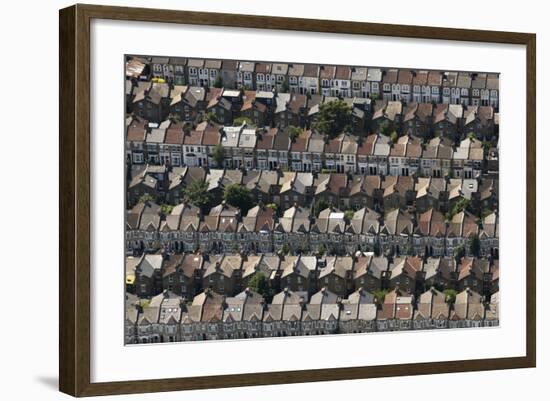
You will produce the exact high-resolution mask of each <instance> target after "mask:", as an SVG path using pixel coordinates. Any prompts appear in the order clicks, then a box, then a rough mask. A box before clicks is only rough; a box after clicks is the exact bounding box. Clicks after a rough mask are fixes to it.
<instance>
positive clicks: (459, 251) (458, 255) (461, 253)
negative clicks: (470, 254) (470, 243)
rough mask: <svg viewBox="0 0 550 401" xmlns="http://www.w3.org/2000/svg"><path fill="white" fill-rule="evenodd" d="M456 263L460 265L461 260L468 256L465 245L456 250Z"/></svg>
mask: <svg viewBox="0 0 550 401" xmlns="http://www.w3.org/2000/svg"><path fill="white" fill-rule="evenodd" d="M454 256H455V260H456V263H459V262H460V260H461V259H462V258H463V257H464V256H466V250H465V249H464V245H459V246H457V247H456V248H455V252H454Z"/></svg>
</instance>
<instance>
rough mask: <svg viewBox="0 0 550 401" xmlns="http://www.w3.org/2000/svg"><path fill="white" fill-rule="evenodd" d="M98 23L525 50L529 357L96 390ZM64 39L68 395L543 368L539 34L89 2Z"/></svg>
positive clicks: (62, 339) (78, 8) (67, 21)
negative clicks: (93, 27)
mask: <svg viewBox="0 0 550 401" xmlns="http://www.w3.org/2000/svg"><path fill="white" fill-rule="evenodd" d="M92 18H98V19H113V20H126V21H147V22H164V23H183V24H196V25H212V26H227V27H244V28H267V29H281V30H296V31H311V32H333V33H346V34H359V35H375V36H392V37H402V38H420V39H442V40H457V41H476V42H491V43H508V44H518V45H524V46H525V47H526V49H527V51H526V53H527V58H526V65H527V83H526V85H527V121H526V128H527V177H526V178H527V194H526V197H527V216H526V219H527V231H526V232H527V238H526V241H527V243H526V246H527V260H526V265H527V277H526V278H527V288H526V290H527V309H526V317H527V319H526V327H525V330H526V338H527V343H526V349H527V355H526V356H524V357H513V358H494V359H478V360H465V361H442V362H433V363H410V364H400V365H384V366H368V367H350V368H335V369H315V370H300V371H283V372H274V373H272V372H269V373H253V374H231V375H222V376H202V377H194V378H172V379H159V380H136V381H123V382H105V383H103V382H102V383H91V382H90V358H91V355H90V246H89V244H90V99H89V93H90V63H89V62H90V21H91V19H92ZM59 34H60V35H59V59H60V69H59V82H60V83H59V96H60V98H59V137H60V140H59V154H60V164H59V228H60V234H59V260H60V265H59V275H60V277H59V389H60V391H62V392H64V393H67V394H70V395H73V396H94V395H107V394H125V393H144V392H156V391H174V390H190V389H207V388H221V387H237V386H252V385H265V384H282V383H299V382H314V381H325V380H349V379H364V378H374V377H389V376H405V375H420V374H434V373H450V372H466V371H480V370H494V369H513V368H528V367H535V365H536V305H535V299H536V294H535V282H536V272H535V250H536V249H535V247H536V200H535V199H536V184H535V182H536V171H535V169H536V165H535V158H536V157H535V149H536V142H535V141H536V135H535V132H536V127H535V124H536V123H535V120H536V86H535V84H536V75H535V74H536V69H535V68H536V67H535V65H536V58H535V57H536V56H535V51H536V35H535V34H530V33H515V32H496V31H481V30H466V29H451V28H435V27H421V26H405V25H390V24H371V23H363V22H348V21H329V20H313V19H301V18H283V17H268V16H252V15H236V14H217V13H203V12H191V11H173V10H156V9H143V8H125V7H109V6H95V5H81V4H78V5H74V6H71V7H68V8H65V9H62V10H60V13H59Z"/></svg>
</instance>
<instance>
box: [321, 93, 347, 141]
mask: <svg viewBox="0 0 550 401" xmlns="http://www.w3.org/2000/svg"><path fill="white" fill-rule="evenodd" d="M312 127H313V129H314V130H316V131H318V132H320V133H322V134H324V135H327V136H328V137H329V138H334V137H335V136H337V135H338V134H340V133H341V132H342V131H348V130H349V129H350V127H351V107H350V106H348V105H347V104H346V102H344V101H343V100H340V99H338V100H332V101H330V102H326V103H322V104H321V105H320V106H319V113H318V114H317V120H316V121H315V122H314V123H313V125H312Z"/></svg>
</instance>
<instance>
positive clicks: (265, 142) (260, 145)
mask: <svg viewBox="0 0 550 401" xmlns="http://www.w3.org/2000/svg"><path fill="white" fill-rule="evenodd" d="M278 130H279V129H278V128H270V129H269V130H268V131H267V132H264V133H263V134H262V135H261V136H260V137H259V138H258V140H257V141H256V149H265V150H269V149H273V143H274V141H275V135H277V131H278Z"/></svg>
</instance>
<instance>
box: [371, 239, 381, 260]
mask: <svg viewBox="0 0 550 401" xmlns="http://www.w3.org/2000/svg"><path fill="white" fill-rule="evenodd" d="M372 251H373V252H374V256H380V242H378V240H377V241H376V242H375V243H374V245H373V247H372Z"/></svg>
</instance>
